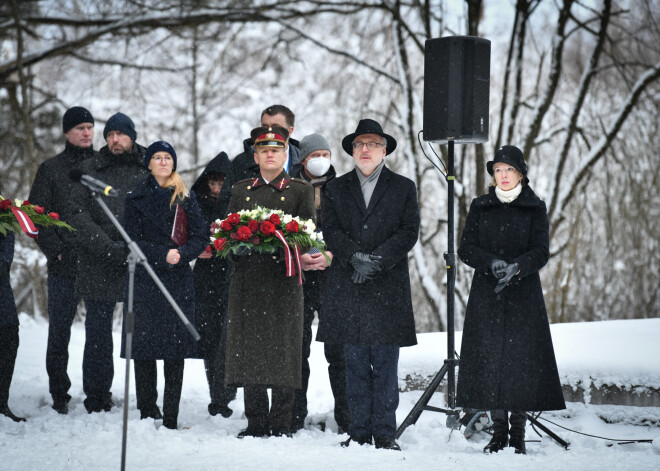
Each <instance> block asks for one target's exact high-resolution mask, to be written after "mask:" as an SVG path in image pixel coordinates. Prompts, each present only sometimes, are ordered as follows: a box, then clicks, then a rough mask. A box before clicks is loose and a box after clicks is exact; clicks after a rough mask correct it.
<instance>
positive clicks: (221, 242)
mask: <svg viewBox="0 0 660 471" xmlns="http://www.w3.org/2000/svg"><path fill="white" fill-rule="evenodd" d="M225 245H227V239H225V238H224V237H220V238H218V239H215V240H214V241H213V247H215V250H224V249H225Z"/></svg>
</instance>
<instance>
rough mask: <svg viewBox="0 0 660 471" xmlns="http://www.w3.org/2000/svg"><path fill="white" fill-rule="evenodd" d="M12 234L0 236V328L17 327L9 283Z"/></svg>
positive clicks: (12, 252) (12, 248)
mask: <svg viewBox="0 0 660 471" xmlns="http://www.w3.org/2000/svg"><path fill="white" fill-rule="evenodd" d="M14 237H15V236H14V233H13V232H7V235H6V236H4V235H2V234H0V326H5V325H18V314H17V313H16V303H15V301H14V292H13V291H12V289H11V283H10V282H9V276H10V275H9V272H10V269H11V262H12V261H13V260H14Z"/></svg>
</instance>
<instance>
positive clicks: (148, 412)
mask: <svg viewBox="0 0 660 471" xmlns="http://www.w3.org/2000/svg"><path fill="white" fill-rule="evenodd" d="M162 418H163V414H161V413H160V409H159V408H158V406H157V405H155V404H154V405H153V406H151V407H150V408H148V409H140V420H142V419H154V420H161V419H162Z"/></svg>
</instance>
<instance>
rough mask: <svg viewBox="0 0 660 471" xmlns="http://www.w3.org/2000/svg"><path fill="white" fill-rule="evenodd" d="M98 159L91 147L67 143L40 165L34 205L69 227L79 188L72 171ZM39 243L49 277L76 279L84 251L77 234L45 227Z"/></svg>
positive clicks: (33, 195)
mask: <svg viewBox="0 0 660 471" xmlns="http://www.w3.org/2000/svg"><path fill="white" fill-rule="evenodd" d="M95 155H97V152H95V151H94V149H93V148H92V147H91V146H90V147H87V148H82V147H77V146H74V145H73V144H71V143H70V142H68V141H67V143H66V145H65V147H64V150H63V151H62V152H61V153H59V154H57V155H56V156H55V157H52V158H50V159H48V160H46V161H45V162H43V163H42V164H41V165H39V168H38V169H37V174H36V175H35V177H34V182H33V183H32V188H31V189H30V195H29V196H28V200H29V201H30V203H32V204H38V205H39V206H43V207H44V208H46V212H56V213H59V215H60V220H62V221H65V222H67V223H68V222H69V214H68V210H69V209H70V208H71V207H72V206H71V194H72V190H73V188H74V186H75V185H76V183H74V181H73V180H71V179H70V178H69V171H70V170H71V169H73V168H77V167H79V166H80V165H81V164H82V162H83V161H85V160H87V159H90V158H92V157H94V156H95ZM73 227H74V229H75V226H73ZM35 242H36V243H37V245H38V246H39V248H40V249H41V251H42V252H43V253H44V255H45V256H46V259H47V263H48V273H50V274H53V275H58V276H64V277H68V278H75V276H76V260H77V259H78V252H79V251H80V249H79V248H78V247H76V241H75V236H74V233H73V232H71V231H69V230H68V229H65V228H63V227H42V228H40V229H39V237H38V238H37V240H36V241H35ZM59 255H61V256H62V257H61V258H59V257H58V256H59Z"/></svg>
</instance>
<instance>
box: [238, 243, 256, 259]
mask: <svg viewBox="0 0 660 471" xmlns="http://www.w3.org/2000/svg"><path fill="white" fill-rule="evenodd" d="M251 253H252V249H251V248H250V247H247V246H245V245H240V246H239V247H238V248H237V249H236V252H234V255H235V256H236V257H246V256H248V255H250V254H251Z"/></svg>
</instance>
